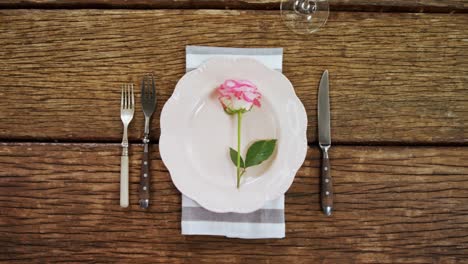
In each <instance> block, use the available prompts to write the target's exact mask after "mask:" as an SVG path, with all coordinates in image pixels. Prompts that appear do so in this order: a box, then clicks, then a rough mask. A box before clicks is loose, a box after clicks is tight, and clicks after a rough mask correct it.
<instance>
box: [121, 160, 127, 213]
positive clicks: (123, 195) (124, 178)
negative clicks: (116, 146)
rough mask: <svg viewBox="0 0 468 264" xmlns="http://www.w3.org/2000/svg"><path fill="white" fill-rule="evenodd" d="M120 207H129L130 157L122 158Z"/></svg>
mask: <svg viewBox="0 0 468 264" xmlns="http://www.w3.org/2000/svg"><path fill="white" fill-rule="evenodd" d="M120 206H121V207H128V156H121V157H120Z"/></svg>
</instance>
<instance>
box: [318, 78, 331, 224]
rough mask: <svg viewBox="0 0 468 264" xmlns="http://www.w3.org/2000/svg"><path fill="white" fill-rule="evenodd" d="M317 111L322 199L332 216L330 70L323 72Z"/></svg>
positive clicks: (327, 212) (328, 214)
mask: <svg viewBox="0 0 468 264" xmlns="http://www.w3.org/2000/svg"><path fill="white" fill-rule="evenodd" d="M317 113H318V138H319V146H320V148H321V149H322V173H321V188H320V200H321V204H322V210H323V212H324V213H325V214H326V215H327V216H330V215H331V214H332V211H333V183H332V177H331V173H330V160H329V158H328V150H329V149H330V147H331V136H330V101H329V95H328V70H325V71H324V72H323V74H322V79H321V80H320V86H319V93H318V110H317Z"/></svg>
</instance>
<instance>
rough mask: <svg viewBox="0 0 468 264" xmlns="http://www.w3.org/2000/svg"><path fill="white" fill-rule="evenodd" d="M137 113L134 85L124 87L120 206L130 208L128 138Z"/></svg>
mask: <svg viewBox="0 0 468 264" xmlns="http://www.w3.org/2000/svg"><path fill="white" fill-rule="evenodd" d="M134 112H135V97H134V94H133V84H124V85H122V97H121V100H120V119H122V123H123V138H122V156H121V157H120V206H121V207H128V137H127V128H128V125H129V124H130V122H131V121H132V119H133V113H134Z"/></svg>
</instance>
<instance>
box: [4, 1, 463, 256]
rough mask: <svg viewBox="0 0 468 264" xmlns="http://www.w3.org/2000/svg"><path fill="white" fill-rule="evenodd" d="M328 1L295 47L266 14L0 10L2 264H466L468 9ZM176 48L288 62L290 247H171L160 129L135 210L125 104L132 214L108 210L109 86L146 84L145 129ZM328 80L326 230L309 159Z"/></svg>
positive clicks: (187, 241) (115, 108)
mask: <svg viewBox="0 0 468 264" xmlns="http://www.w3.org/2000/svg"><path fill="white" fill-rule="evenodd" d="M330 3H331V9H332V12H331V14H330V18H329V21H328V23H327V25H326V26H325V27H324V28H323V29H322V30H321V31H319V32H318V33H316V34H313V35H310V36H299V35H294V34H292V33H291V32H290V31H288V30H287V29H286V28H285V26H284V25H283V24H282V22H281V20H280V18H279V12H278V10H277V9H278V6H279V0H262V1H253V0H243V1H241V0H227V1H220V0H197V1H189V0H182V1H176V0H160V1H156V0H136V1H134V2H130V1H125V0H90V1H85V0H4V1H1V3H0V7H1V8H3V9H1V10H0V47H1V49H0V142H1V143H0V166H1V169H0V234H1V235H0V261H1V262H5V263H45V262H111V263H115V262H122V263H132V262H133V263H135V262H149V263H392V264H393V263H460V264H461V263H468V14H467V11H468V1H467V0H444V1H440V0H439V1H435V0H428V1H416V0H413V1H407V0H330ZM30 8H32V9H30ZM84 8H91V9H84ZM227 9H230V10H227ZM380 11H383V12H380ZM186 45H213V46H232V47H284V48H285V49H284V73H285V75H286V76H287V77H288V78H290V80H291V81H292V83H293V84H294V86H295V88H296V92H297V94H298V96H299V97H300V98H301V100H302V101H303V103H304V105H305V107H306V110H307V113H308V116H309V130H308V139H309V143H310V149H309V151H308V155H307V159H306V161H305V163H304V166H303V167H302V168H301V169H300V171H299V172H298V173H297V176H296V179H295V181H294V183H293V185H292V187H291V189H290V190H289V191H288V193H287V195H286V220H287V225H286V228H287V234H286V235H287V237H286V239H282V240H276V239H271V240H240V239H227V238H222V237H213V236H182V235H180V208H181V205H180V193H179V192H178V191H177V190H176V188H175V187H174V185H173V184H172V182H171V180H170V176H169V173H168V172H167V170H166V168H165V166H164V164H163V163H162V162H161V159H160V156H159V153H158V151H157V149H158V148H157V142H158V137H159V121H158V118H154V120H153V123H152V135H153V138H152V142H155V145H154V146H153V150H154V151H153V153H152V161H151V166H152V174H153V176H154V180H153V182H152V189H153V190H154V191H153V193H152V194H153V201H152V204H153V206H152V207H151V209H150V210H149V211H148V212H143V211H141V210H140V209H139V208H138V205H137V186H138V180H139V179H138V177H139V176H138V174H139V166H140V158H141V154H140V153H141V148H142V146H141V144H140V142H141V137H142V133H143V114H142V112H141V111H140V108H139V106H138V109H137V112H136V116H135V118H134V121H133V123H132V126H131V129H130V139H131V141H132V142H133V144H132V147H131V149H130V153H131V161H130V163H131V164H130V167H131V168H130V169H131V175H130V176H131V177H130V181H131V185H130V189H131V190H130V191H131V197H130V199H131V206H130V207H129V208H128V209H121V208H120V207H119V169H120V167H119V163H120V158H119V156H120V144H119V142H120V139H121V122H120V116H119V100H120V93H119V87H120V84H121V83H123V82H134V83H138V82H139V79H140V77H141V76H142V75H143V74H144V73H146V72H149V71H154V72H155V74H156V76H158V88H159V90H158V92H159V97H160V98H161V100H160V102H161V103H160V104H159V105H158V109H157V113H156V117H158V116H159V113H160V111H161V108H162V105H163V102H164V101H166V100H167V99H168V98H169V96H170V95H171V93H172V91H173V88H174V86H175V84H176V82H177V80H178V79H179V78H180V77H181V76H182V75H183V74H184V65H185V64H184V63H185V59H184V47H185V46H186ZM324 69H328V70H329V71H330V75H331V79H330V80H331V105H332V139H333V141H334V142H333V143H334V147H333V148H332V151H331V157H332V166H333V176H334V179H335V193H336V197H335V202H336V204H335V205H336V212H335V214H334V215H333V217H329V218H327V217H325V216H324V215H323V214H322V213H321V211H320V207H319V200H318V198H319V195H318V191H319V190H318V177H319V169H318V166H319V157H320V155H319V151H318V148H317V147H316V145H317V133H316V130H317V122H316V121H317V120H316V102H317V88H318V81H319V77H320V74H321V72H322V71H323V70H324ZM137 97H138V96H137ZM137 100H138V101H139V97H138V98H137Z"/></svg>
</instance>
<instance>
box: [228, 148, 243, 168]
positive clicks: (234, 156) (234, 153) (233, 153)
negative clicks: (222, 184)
mask: <svg viewBox="0 0 468 264" xmlns="http://www.w3.org/2000/svg"><path fill="white" fill-rule="evenodd" d="M229 155H231V160H232V162H233V163H234V166H236V167H237V151H236V150H235V149H233V148H229ZM240 167H241V168H245V167H244V160H243V159H242V156H241V157H240Z"/></svg>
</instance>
